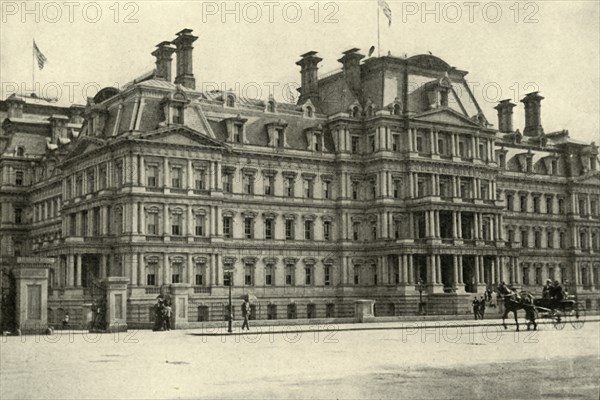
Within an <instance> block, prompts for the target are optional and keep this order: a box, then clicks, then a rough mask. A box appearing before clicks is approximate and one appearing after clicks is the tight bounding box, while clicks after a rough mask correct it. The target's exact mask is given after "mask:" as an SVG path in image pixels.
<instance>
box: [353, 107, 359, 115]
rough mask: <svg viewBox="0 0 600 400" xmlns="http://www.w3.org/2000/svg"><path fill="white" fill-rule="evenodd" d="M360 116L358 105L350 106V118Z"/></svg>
mask: <svg viewBox="0 0 600 400" xmlns="http://www.w3.org/2000/svg"><path fill="white" fill-rule="evenodd" d="M358 117H360V110H359V108H358V106H354V107H352V118H358Z"/></svg>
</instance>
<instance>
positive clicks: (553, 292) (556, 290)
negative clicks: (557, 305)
mask: <svg viewBox="0 0 600 400" xmlns="http://www.w3.org/2000/svg"><path fill="white" fill-rule="evenodd" d="M550 298H551V299H553V300H557V301H562V300H564V298H565V291H564V290H563V287H562V286H561V284H560V282H559V281H558V280H555V281H554V285H552V287H551V288H550Z"/></svg>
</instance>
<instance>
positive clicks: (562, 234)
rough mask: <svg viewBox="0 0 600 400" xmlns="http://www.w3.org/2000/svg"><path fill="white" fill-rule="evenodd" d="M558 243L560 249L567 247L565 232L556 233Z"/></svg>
mask: <svg viewBox="0 0 600 400" xmlns="http://www.w3.org/2000/svg"><path fill="white" fill-rule="evenodd" d="M558 242H559V243H558V245H559V246H560V248H561V249H564V248H566V247H567V235H566V234H565V232H559V233H558Z"/></svg>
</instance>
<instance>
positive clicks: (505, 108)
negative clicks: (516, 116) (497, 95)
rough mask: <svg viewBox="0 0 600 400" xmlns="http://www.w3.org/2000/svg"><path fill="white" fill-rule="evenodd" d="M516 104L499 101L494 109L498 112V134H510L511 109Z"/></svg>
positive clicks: (511, 129) (511, 127)
mask: <svg viewBox="0 0 600 400" xmlns="http://www.w3.org/2000/svg"><path fill="white" fill-rule="evenodd" d="M515 106H516V104H513V103H511V102H510V99H506V100H501V101H500V103H498V105H497V106H496V107H494V108H495V109H496V110H498V130H499V131H500V132H512V131H513V118H512V115H513V107H515Z"/></svg>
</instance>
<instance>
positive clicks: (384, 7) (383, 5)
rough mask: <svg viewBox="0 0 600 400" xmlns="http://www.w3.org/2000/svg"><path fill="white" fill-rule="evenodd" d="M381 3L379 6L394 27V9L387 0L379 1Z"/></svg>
mask: <svg viewBox="0 0 600 400" xmlns="http://www.w3.org/2000/svg"><path fill="white" fill-rule="evenodd" d="M377 1H378V2H379V6H380V7H381V8H382V10H383V14H384V15H385V16H386V17H387V19H388V22H389V26H392V9H391V8H390V6H389V5H388V3H387V2H386V1H385V0H377Z"/></svg>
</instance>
